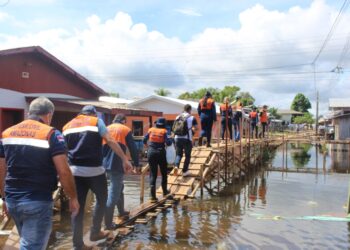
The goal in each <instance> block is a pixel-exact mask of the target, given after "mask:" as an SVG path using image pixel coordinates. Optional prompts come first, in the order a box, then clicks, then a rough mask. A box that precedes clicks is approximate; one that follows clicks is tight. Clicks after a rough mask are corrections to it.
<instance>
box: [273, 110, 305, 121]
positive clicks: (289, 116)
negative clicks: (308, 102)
mask: <svg viewBox="0 0 350 250" xmlns="http://www.w3.org/2000/svg"><path fill="white" fill-rule="evenodd" d="M277 114H278V115H280V116H281V118H280V120H282V121H284V122H285V123H286V124H291V123H293V122H292V121H293V119H294V117H296V116H302V115H303V112H299V111H295V110H290V109H277Z"/></svg>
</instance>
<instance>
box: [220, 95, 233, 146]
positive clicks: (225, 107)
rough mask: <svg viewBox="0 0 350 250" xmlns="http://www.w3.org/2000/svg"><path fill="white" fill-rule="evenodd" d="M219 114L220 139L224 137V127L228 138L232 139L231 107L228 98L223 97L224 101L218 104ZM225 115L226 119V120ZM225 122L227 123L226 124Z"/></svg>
mask: <svg viewBox="0 0 350 250" xmlns="http://www.w3.org/2000/svg"><path fill="white" fill-rule="evenodd" d="M220 115H221V139H222V140H223V139H224V137H225V132H226V127H227V128H228V131H229V133H230V134H229V136H230V139H231V140H232V107H231V105H230V100H229V98H228V97H225V99H224V103H222V104H221V105H220ZM226 117H227V121H226ZM226 123H227V124H226Z"/></svg>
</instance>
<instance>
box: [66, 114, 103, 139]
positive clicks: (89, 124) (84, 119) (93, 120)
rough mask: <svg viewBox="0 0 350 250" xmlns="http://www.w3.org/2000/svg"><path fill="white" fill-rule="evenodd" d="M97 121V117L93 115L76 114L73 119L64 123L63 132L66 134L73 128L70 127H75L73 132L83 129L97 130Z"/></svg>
mask: <svg viewBox="0 0 350 250" xmlns="http://www.w3.org/2000/svg"><path fill="white" fill-rule="evenodd" d="M97 122H98V118H97V117H95V116H89V115H78V116H77V117H75V118H74V119H73V120H71V121H70V122H68V123H67V124H66V125H64V127H63V134H64V135H66V134H69V133H71V132H73V130H70V129H75V130H74V131H75V133H77V132H83V131H92V132H98V128H97ZM69 130H70V131H69Z"/></svg>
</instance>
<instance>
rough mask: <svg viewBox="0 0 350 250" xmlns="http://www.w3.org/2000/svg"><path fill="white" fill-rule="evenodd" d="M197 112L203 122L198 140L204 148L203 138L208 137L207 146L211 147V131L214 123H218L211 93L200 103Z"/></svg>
mask: <svg viewBox="0 0 350 250" xmlns="http://www.w3.org/2000/svg"><path fill="white" fill-rule="evenodd" d="M197 111H198V115H199V117H200V120H201V133H200V137H199V139H198V145H199V146H202V144H203V137H204V136H206V138H207V142H206V143H207V145H206V146H207V147H211V145H210V141H211V130H212V127H213V122H216V107H215V101H214V99H213V98H212V95H211V93H210V92H209V91H207V93H206V94H205V96H204V97H203V98H202V99H201V100H200V101H199V104H198V108H197Z"/></svg>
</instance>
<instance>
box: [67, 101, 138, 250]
mask: <svg viewBox="0 0 350 250" xmlns="http://www.w3.org/2000/svg"><path fill="white" fill-rule="evenodd" d="M63 135H64V137H65V140H66V143H67V147H68V158H69V163H70V169H71V171H72V173H73V175H74V178H75V185H76V189H77V193H78V201H79V203H80V205H81V207H80V210H79V213H78V215H77V216H76V217H74V218H73V219H72V225H73V247H74V249H91V247H89V246H86V245H85V244H84V241H83V220H84V207H85V201H86V196H87V194H88V191H89V190H91V191H92V192H93V193H94V194H95V197H96V205H95V209H94V213H93V219H92V227H91V231H90V240H91V241H97V240H101V239H104V238H106V237H107V236H108V235H109V232H108V231H102V230H101V223H102V220H103V216H104V213H105V208H106V202H107V178H106V173H105V168H104V167H103V165H102V159H103V155H102V139H104V140H105V141H106V142H107V144H108V146H110V147H111V149H112V150H113V151H114V152H115V153H116V154H117V155H118V156H119V157H120V158H121V159H122V161H123V166H124V169H125V171H126V172H127V171H129V169H130V168H132V166H131V164H130V163H129V161H128V158H127V156H126V155H125V154H124V152H123V150H122V149H121V148H120V146H119V144H118V143H116V142H115V141H114V139H113V138H112V137H111V136H110V134H109V132H108V130H107V128H106V125H105V123H104V122H103V120H102V119H100V118H98V117H97V111H96V108H95V107H94V106H92V105H87V106H85V107H83V109H82V110H81V112H80V113H79V114H78V116H77V117H75V118H74V119H72V120H71V121H70V122H68V123H67V124H66V125H65V126H64V127H63Z"/></svg>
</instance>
